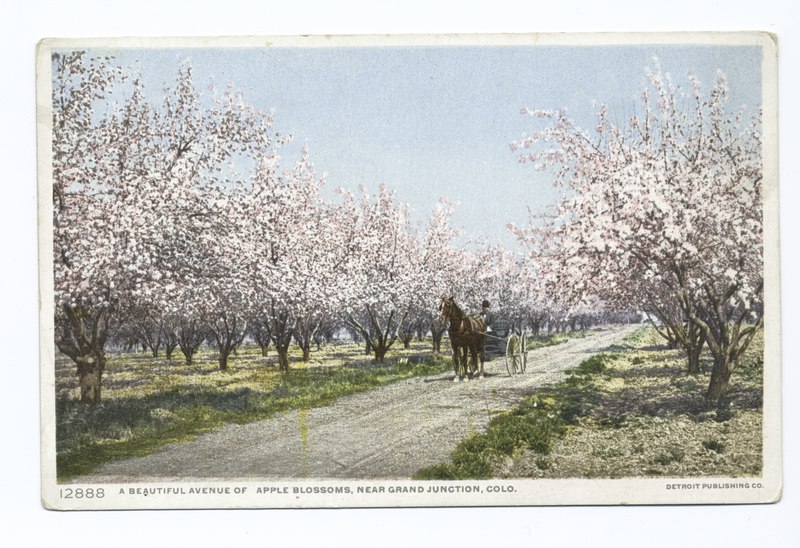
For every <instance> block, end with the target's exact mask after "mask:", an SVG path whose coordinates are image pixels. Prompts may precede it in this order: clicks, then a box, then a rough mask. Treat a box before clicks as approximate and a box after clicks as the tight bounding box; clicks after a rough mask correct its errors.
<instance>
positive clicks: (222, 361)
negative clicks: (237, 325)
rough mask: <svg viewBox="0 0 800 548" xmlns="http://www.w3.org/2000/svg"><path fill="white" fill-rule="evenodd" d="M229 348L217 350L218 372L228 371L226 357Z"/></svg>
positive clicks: (229, 350) (229, 352) (228, 353)
mask: <svg viewBox="0 0 800 548" xmlns="http://www.w3.org/2000/svg"><path fill="white" fill-rule="evenodd" d="M231 350H232V349H231V348H220V350H219V370H220V371H227V370H228V356H230V354H231Z"/></svg>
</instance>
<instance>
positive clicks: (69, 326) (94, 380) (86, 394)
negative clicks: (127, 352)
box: [56, 306, 110, 403]
mask: <svg viewBox="0 0 800 548" xmlns="http://www.w3.org/2000/svg"><path fill="white" fill-rule="evenodd" d="M61 310H62V312H63V316H61V317H57V318H56V346H58V349H59V350H60V351H61V352H63V353H64V354H65V355H67V356H69V357H70V358H71V359H72V361H73V362H75V365H76V366H77V369H78V382H79V384H80V387H81V401H84V402H92V403H94V402H98V401H100V388H101V380H102V377H103V370H104V369H105V365H106V357H105V345H106V340H107V338H108V330H109V329H108V327H109V316H110V311H109V310H108V309H100V310H91V309H82V308H73V307H69V306H64V307H62V309H61Z"/></svg>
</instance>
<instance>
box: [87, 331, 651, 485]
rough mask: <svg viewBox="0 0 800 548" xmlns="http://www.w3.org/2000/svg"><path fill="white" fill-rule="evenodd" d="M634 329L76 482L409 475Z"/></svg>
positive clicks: (247, 429)
mask: <svg viewBox="0 0 800 548" xmlns="http://www.w3.org/2000/svg"><path fill="white" fill-rule="evenodd" d="M635 329H636V326H624V327H612V328H606V329H603V330H599V331H592V332H590V334H589V335H588V336H586V337H585V338H580V339H572V340H570V341H569V342H567V343H564V344H560V345H556V346H550V347H546V348H540V349H538V350H534V351H531V352H529V353H528V370H527V372H526V374H525V375H519V376H516V377H509V376H508V374H507V373H506V370H505V365H504V363H503V359H502V358H495V359H494V360H493V361H490V362H487V363H486V372H487V376H486V378H484V379H482V380H473V381H470V382H459V383H454V382H452V379H453V375H452V373H450V374H442V375H435V376H430V377H417V378H413V379H408V380H405V381H401V382H397V383H394V384H391V385H388V386H384V387H381V388H377V389H374V390H370V391H368V392H362V393H360V394H355V395H351V396H346V397H342V398H340V399H339V400H337V401H336V402H335V403H334V404H332V405H329V406H325V407H318V408H312V409H303V410H295V411H289V412H285V413H281V414H279V415H276V416H274V417H271V418H269V419H264V420H259V421H256V422H252V423H249V424H244V425H234V424H230V425H226V426H224V427H223V428H221V429H219V430H216V431H214V432H211V433H208V434H204V435H201V436H198V437H197V438H195V439H194V440H193V441H190V442H186V443H178V444H172V445H168V446H164V447H162V448H160V449H159V450H158V451H156V452H155V453H153V454H151V455H148V456H145V457H137V458H131V459H126V460H121V461H116V462H110V463H107V464H104V465H102V466H101V467H99V468H98V469H96V471H95V472H94V473H92V474H91V475H88V476H81V477H77V478H75V479H74V480H73V481H74V482H80V483H87V482H110V483H111V482H131V481H143V482H144V481H170V480H173V481H191V480H192V479H198V480H200V479H212V478H216V479H228V480H232V479H256V478H258V479H268V478H269V479H289V478H352V479H358V478H370V479H382V478H385V479H389V478H410V477H411V475H412V474H413V473H414V472H416V471H417V470H419V469H420V468H422V467H423V466H428V465H431V464H436V463H439V462H442V461H444V460H447V459H448V458H449V455H450V453H451V452H452V451H453V449H454V448H455V447H456V445H457V444H458V442H459V441H460V440H462V439H463V438H464V437H465V436H467V435H468V434H470V433H472V432H480V431H483V430H484V429H485V428H486V425H487V423H488V422H489V420H490V419H491V417H492V416H494V415H495V414H496V413H497V412H498V411H501V410H505V409H509V408H511V407H513V406H514V405H516V404H517V403H518V402H519V401H520V400H521V399H522V398H523V397H525V396H526V395H528V394H530V393H531V391H532V390H533V389H535V388H537V387H540V386H543V385H545V384H549V383H552V382H556V381H558V380H559V379H561V378H562V377H563V376H564V371H565V370H566V369H569V368H572V367H575V366H577V365H578V364H579V363H580V362H581V361H582V360H584V359H585V358H587V357H588V356H590V355H592V354H595V353H597V352H601V351H603V350H604V349H605V348H607V347H609V346H610V345H613V344H615V343H618V342H620V341H621V340H622V339H623V338H624V337H625V336H626V335H628V334H629V333H631V332H632V331H634V330H635Z"/></svg>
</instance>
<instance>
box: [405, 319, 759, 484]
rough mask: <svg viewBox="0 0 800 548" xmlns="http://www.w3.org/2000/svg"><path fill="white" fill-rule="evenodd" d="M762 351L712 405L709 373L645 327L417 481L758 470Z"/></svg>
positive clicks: (752, 352) (753, 353)
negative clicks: (690, 368) (691, 370)
mask: <svg viewBox="0 0 800 548" xmlns="http://www.w3.org/2000/svg"><path fill="white" fill-rule="evenodd" d="M762 356H763V336H762V335H761V334H759V335H758V336H757V337H756V339H755V340H754V341H753V344H752V345H751V348H750V349H748V351H747V353H746V354H745V356H744V358H743V359H742V361H741V364H740V366H739V368H738V369H737V370H736V371H735V372H734V375H733V377H732V379H731V384H730V387H729V391H728V394H727V396H726V398H725V400H724V401H723V404H722V405H720V406H719V407H716V408H713V409H710V408H709V407H708V406H707V404H706V402H705V400H704V397H703V395H704V392H705V389H706V387H707V386H708V374H707V373H705V374H702V375H698V376H689V375H688V374H687V373H686V372H685V358H684V357H683V355H682V354H681V352H680V351H675V350H668V349H666V348H665V347H664V346H662V345H661V340H660V339H659V337H658V335H657V334H656V333H655V332H654V331H653V330H651V329H641V330H638V331H636V332H635V333H633V334H632V335H630V336H628V337H627V338H626V339H625V340H624V341H623V342H622V343H621V344H620V345H616V346H613V347H611V349H609V350H607V351H606V352H604V353H602V354H598V355H595V356H592V357H590V358H588V359H586V360H584V361H583V362H582V363H581V364H580V365H579V366H578V367H576V368H574V369H572V370H571V371H569V372H568V375H567V377H566V378H565V379H564V380H563V381H561V382H559V383H556V384H553V385H550V386H547V387H544V388H542V389H540V390H538V391H537V392H536V393H534V394H532V395H531V396H529V397H528V398H526V399H525V400H523V401H522V403H521V404H520V405H519V406H518V407H517V408H515V409H513V410H511V411H509V412H506V413H504V414H501V415H498V416H496V417H494V418H493V419H492V420H491V421H490V423H489V425H488V427H487V429H486V432H483V433H477V434H473V435H472V436H470V437H469V438H467V439H465V440H463V441H462V442H461V443H460V444H459V445H458V446H457V448H456V449H455V451H454V452H453V453H452V455H451V459H450V461H448V462H445V463H441V464H437V465H435V466H431V467H427V468H423V469H422V470H419V471H418V472H417V473H416V474H415V476H414V477H415V478H416V479H480V478H497V477H533V478H599V477H604V478H617V477H653V476H667V477H669V476H672V477H692V476H733V477H737V476H739V477H741V476H750V475H758V474H760V472H761V467H762V442H761V418H762V409H761V405H762V404H761V398H762V392H761V391H762V379H763V361H762ZM703 359H706V360H708V359H710V358H708V357H704V358H703Z"/></svg>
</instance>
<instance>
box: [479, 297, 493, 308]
mask: <svg viewBox="0 0 800 548" xmlns="http://www.w3.org/2000/svg"><path fill="white" fill-rule="evenodd" d="M481 306H482V307H483V308H489V307H490V306H491V305H490V304H489V301H487V300H486V299H484V300H483V304H482V305H481Z"/></svg>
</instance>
